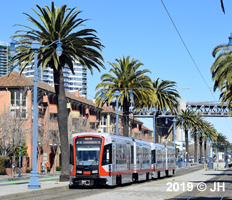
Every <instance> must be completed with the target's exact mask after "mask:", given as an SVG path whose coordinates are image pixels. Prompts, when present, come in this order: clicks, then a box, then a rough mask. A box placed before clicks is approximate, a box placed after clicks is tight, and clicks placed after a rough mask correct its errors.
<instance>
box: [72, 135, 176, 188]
mask: <svg viewBox="0 0 232 200" xmlns="http://www.w3.org/2000/svg"><path fill="white" fill-rule="evenodd" d="M174 156H175V154H174V148H173V147H165V146H164V145H161V144H154V143H149V142H145V141H142V140H138V139H135V138H130V137H124V136H119V135H111V134H108V133H90V132H86V133H76V134H73V135H72V137H71V140H70V184H69V186H70V188H71V187H72V186H74V185H82V186H92V185H109V186H114V185H120V184H124V183H130V182H134V181H141V180H148V179H151V178H157V177H162V176H166V175H172V174H174V173H175V163H174V160H175V158H174Z"/></svg>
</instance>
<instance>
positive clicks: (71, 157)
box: [70, 144, 74, 165]
mask: <svg viewBox="0 0 232 200" xmlns="http://www.w3.org/2000/svg"><path fill="white" fill-rule="evenodd" d="M70 164H71V165H74V159H73V145H71V144H70Z"/></svg>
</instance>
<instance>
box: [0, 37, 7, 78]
mask: <svg viewBox="0 0 232 200" xmlns="http://www.w3.org/2000/svg"><path fill="white" fill-rule="evenodd" d="M7 47H8V44H7V42H1V41H0V77H1V76H3V75H5V74H7V73H8V59H9V57H8V55H6V52H7Z"/></svg>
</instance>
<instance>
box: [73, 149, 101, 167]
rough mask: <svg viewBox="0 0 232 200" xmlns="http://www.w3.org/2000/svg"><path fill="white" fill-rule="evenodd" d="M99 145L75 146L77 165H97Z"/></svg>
mask: <svg viewBox="0 0 232 200" xmlns="http://www.w3.org/2000/svg"><path fill="white" fill-rule="evenodd" d="M100 149H101V146H100V145H81V146H77V147H76V163H77V165H91V166H93V165H98V164H99V155H100Z"/></svg>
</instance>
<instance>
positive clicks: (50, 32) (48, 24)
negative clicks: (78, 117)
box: [10, 2, 104, 181]
mask: <svg viewBox="0 0 232 200" xmlns="http://www.w3.org/2000/svg"><path fill="white" fill-rule="evenodd" d="M37 8H38V9H39V12H37V11H36V10H34V9H33V10H34V11H35V13H36V14H37V15H38V17H39V19H40V21H37V20H36V19H35V18H33V17H32V16H30V15H29V14H26V13H24V14H25V15H26V16H27V17H28V21H29V22H31V23H32V25H33V27H36V28H37V29H33V28H31V27H29V26H24V25H19V26H21V27H23V28H25V29H26V30H25V31H21V30H20V31H17V32H16V35H15V36H12V38H20V43H21V44H26V43H31V41H34V40H35V41H38V42H39V43H40V44H41V45H45V46H46V45H49V44H51V43H52V42H54V41H56V40H58V39H60V41H61V42H62V48H63V53H62V55H61V56H60V57H58V56H57V55H56V50H55V49H56V44H52V45H51V46H49V47H45V48H43V49H42V50H40V51H39V52H38V66H40V65H42V68H43V69H44V68H45V67H50V68H52V69H53V75H54V84H55V92H56V99H57V108H58V125H59V134H60V141H61V156H62V163H61V176H60V180H61V181H63V180H65V181H66V180H67V179H68V177H69V141H68V128H67V117H68V112H67V101H66V96H65V90H64V77H63V71H62V69H63V67H64V66H65V65H67V66H68V67H69V69H70V70H71V71H72V73H74V71H73V63H74V62H75V61H79V62H80V63H81V64H82V65H83V66H84V67H87V68H88V69H89V70H90V71H91V73H92V72H93V67H94V68H96V69H97V70H98V71H100V69H99V66H101V67H103V68H104V65H103V63H102V61H103V58H102V56H101V54H100V53H99V51H101V49H102V48H103V45H102V44H101V43H100V41H99V39H98V38H97V37H96V35H95V33H96V31H95V30H94V29H81V30H78V31H76V28H79V27H81V26H83V25H84V24H83V23H84V22H85V21H86V20H83V19H81V18H77V17H78V16H79V14H80V13H81V11H79V10H76V8H72V9H69V8H67V5H63V6H61V7H60V8H56V7H55V6H54V3H53V2H52V4H51V9H50V8H49V7H48V6H45V8H42V7H40V6H38V5H37ZM21 32H22V33H21ZM24 32H26V33H24ZM21 44H19V46H18V47H17V53H18V54H17V55H16V56H14V57H13V58H12V61H11V63H10V66H11V65H13V64H17V65H18V66H20V70H21V72H22V71H23V70H24V68H25V67H26V66H27V65H29V64H30V63H33V58H34V52H33V50H31V49H30V48H29V47H25V46H23V45H21Z"/></svg>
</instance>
